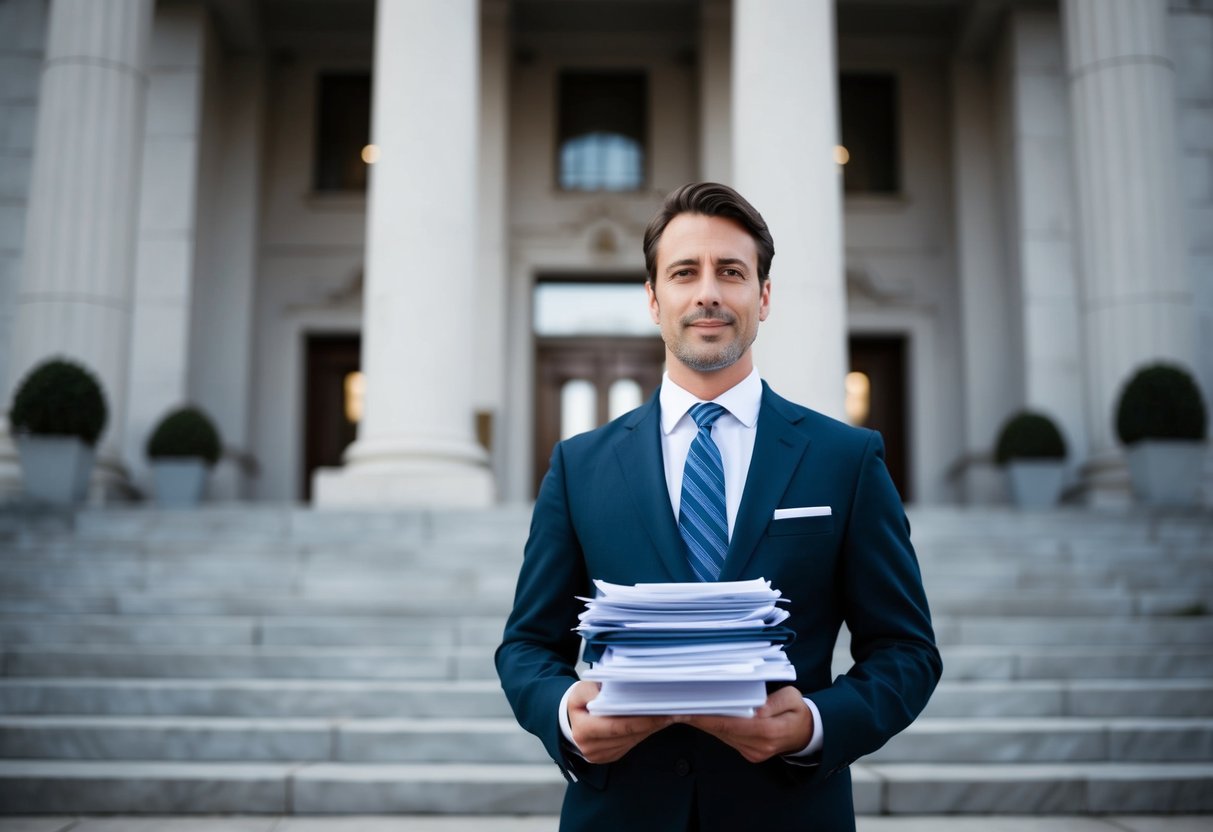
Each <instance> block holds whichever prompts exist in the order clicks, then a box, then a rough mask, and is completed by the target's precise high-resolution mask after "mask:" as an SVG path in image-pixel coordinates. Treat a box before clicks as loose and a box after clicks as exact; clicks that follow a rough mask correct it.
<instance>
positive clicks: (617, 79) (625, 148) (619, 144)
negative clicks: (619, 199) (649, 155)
mask: <svg viewBox="0 0 1213 832" xmlns="http://www.w3.org/2000/svg"><path fill="white" fill-rule="evenodd" d="M647 101H648V79H647V78H646V77H645V75H644V73H642V72H565V73H562V74H561V76H560V99H559V105H560V118H559V131H560V133H559V137H558V142H557V154H558V157H557V161H556V165H557V179H558V181H559V183H560V187H561V188H562V189H564V190H566V191H634V190H638V189H640V188H642V187H643V186H644V169H645V134H646V132H647V130H646V122H647V117H648V108H647Z"/></svg>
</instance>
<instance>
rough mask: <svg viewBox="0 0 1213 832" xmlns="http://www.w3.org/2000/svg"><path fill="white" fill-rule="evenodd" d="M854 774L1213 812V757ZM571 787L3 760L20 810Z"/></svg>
mask: <svg viewBox="0 0 1213 832" xmlns="http://www.w3.org/2000/svg"><path fill="white" fill-rule="evenodd" d="M852 779H853V783H854V793H855V804H856V810H857V811H858V812H860V813H862V814H948V813H957V812H967V813H1001V814H1016V815H1024V814H1083V813H1108V812H1159V811H1169V812H1177V813H1178V812H1185V813H1198V812H1199V813H1203V812H1210V811H1213V791H1211V790H1210V789H1209V783H1210V782H1213V763H1167V764H1157V763H1156V764H1134V763H1098V762H1096V763H1069V764H1050V765H1041V764H1004V765H986V766H974V765H939V764H895V763H888V764H857V765H855V766H852ZM116 784H121V788H116ZM563 793H564V781H563V779H562V778H561V777H560V774H559V773H558V772H557V770H556V768H555V767H554V766H552V765H551V764H542V765H526V764H512V765H491V764H468V763H447V764H442V763H428V764H409V763H393V764H366V763H303V764H296V763H287V764H283V763H197V762H193V763H179V762H166V761H162V760H156V761H130V762H112V761H102V762H97V761H70V762H64V761H55V760H3V761H0V812H5V813H10V814H17V813H34V812H40V811H45V809H46V807H48V806H53V807H55V811H56V812H61V813H78V812H90V813H93V812H97V813H100V812H129V811H131V810H130V806H131V805H132V804H134V805H137V806H138V807H140V810H141V811H143V812H146V813H150V814H155V813H182V812H192V811H197V809H196V808H195V807H198V806H200V805H205V806H207V807H208V808H207V809H206V811H208V812H211V813H228V812H240V813H267V814H268V813H273V814H289V813H298V814H357V813H373V814H378V813H384V814H386V813H430V812H433V813H455V812H457V813H460V814H536V813H554V812H557V811H559V806H560V801H561V799H562V797H563ZM1159 807H1166V808H1165V809H1161V810H1160V808H1159Z"/></svg>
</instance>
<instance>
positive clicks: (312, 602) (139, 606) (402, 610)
mask: <svg viewBox="0 0 1213 832" xmlns="http://www.w3.org/2000/svg"><path fill="white" fill-rule="evenodd" d="M510 580H511V582H512V581H513V580H514V579H513V578H511V579H510ZM467 600H468V599H467V596H466V595H465V596H463V597H458V596H455V597H451V596H448V595H445V594H438V593H431V594H428V595H415V596H413V595H401V594H399V593H390V592H376V593H369V592H358V591H338V590H337V589H335V588H333V587H320V588H317V589H316V590H314V591H311V592H308V593H307V594H302V593H300V594H290V593H269V592H248V591H240V592H237V591H234V590H232V591H229V590H223V591H219V592H217V591H215V590H213V589H211V590H207V589H206V588H204V587H186V588H183V589H182V590H180V591H177V592H172V593H170V592H159V591H157V592H147V591H144V590H139V591H132V592H122V593H116V592H109V591H90V592H87V593H84V592H63V591H61V590H55V591H48V592H38V593H32V592H27V593H19V594H16V595H11V596H7V597H6V596H5V595H4V593H3V590H2V589H0V612H2V613H4V614H6V615H18V614H20V615H38V614H78V615H85V614H91V615H101V614H115V613H123V614H129V615H196V616H224V615H292V616H297V617H307V616H312V615H316V616H346V615H368V616H374V615H385V616H387V615H426V614H429V615H439V614H446V613H447V612H448V611H449V610H450V609H451V605H452V604H453V603H457V602H458V603H466V602H467ZM1185 600H1186V599H1185ZM512 601H513V589H512V583H511V589H510V592H509V593H505V592H500V593H497V592H494V593H490V594H487V595H483V596H482V597H479V598H476V599H475V600H474V603H475V608H476V611H477V612H479V613H482V614H484V615H490V614H492V615H496V616H498V618H499V619H500V620H502V621H504V620H505V617H506V615H508V614H509V611H510V606H511V604H512Z"/></svg>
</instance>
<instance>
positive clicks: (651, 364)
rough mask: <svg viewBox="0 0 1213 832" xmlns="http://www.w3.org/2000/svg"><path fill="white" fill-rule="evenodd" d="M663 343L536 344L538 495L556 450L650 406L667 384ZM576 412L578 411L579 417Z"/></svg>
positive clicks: (585, 341)
mask: <svg viewBox="0 0 1213 832" xmlns="http://www.w3.org/2000/svg"><path fill="white" fill-rule="evenodd" d="M664 362H665V345H664V344H663V343H662V342H661V339H660V338H624V337H619V338H609V337H603V338H541V339H539V340H538V341H537V342H536V374H535V375H536V378H535V394H536V396H535V398H536V401H535V462H534V471H535V490H536V492H538V490H539V483H540V482H541V481H542V480H543V475H544V474H546V473H547V470H548V461H549V460H550V459H551V456H552V447H553V446H554V445H555V444H556V443H557V442H559V441H560V440H561V439H564V438H567V436H569V435H571V434H572V433H579V432H581V431H582V430H590V429H592V428H595V427H598V426H600V425H604V424H606V423H607V422H608V421H610V420H611V419H613V418H615V417H616V416H620V415H622V413H623V412H626V411H627V410H630V409H631V408H632V407H633V406H636V405H638V404H639V403H640V402H643V401H646V400H647V399H648V397H649V396H651V395H652V394H653V391H654V390H656V389H657V386H658V385H659V384H660V383H661V373H662V371H663V366H664ZM573 411H575V412H573Z"/></svg>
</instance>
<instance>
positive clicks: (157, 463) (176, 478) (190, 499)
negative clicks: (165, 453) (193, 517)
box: [152, 457, 208, 508]
mask: <svg viewBox="0 0 1213 832" xmlns="http://www.w3.org/2000/svg"><path fill="white" fill-rule="evenodd" d="M207 473H208V472H207V465H206V462H205V461H204V460H202V459H198V458H196V457H160V458H159V459H153V460H152V484H153V487H154V490H155V492H156V505H159V506H164V507H166V508H193V507H194V506H196V505H198V503H200V502H202V493H203V491H205V490H206V475H207Z"/></svg>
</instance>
